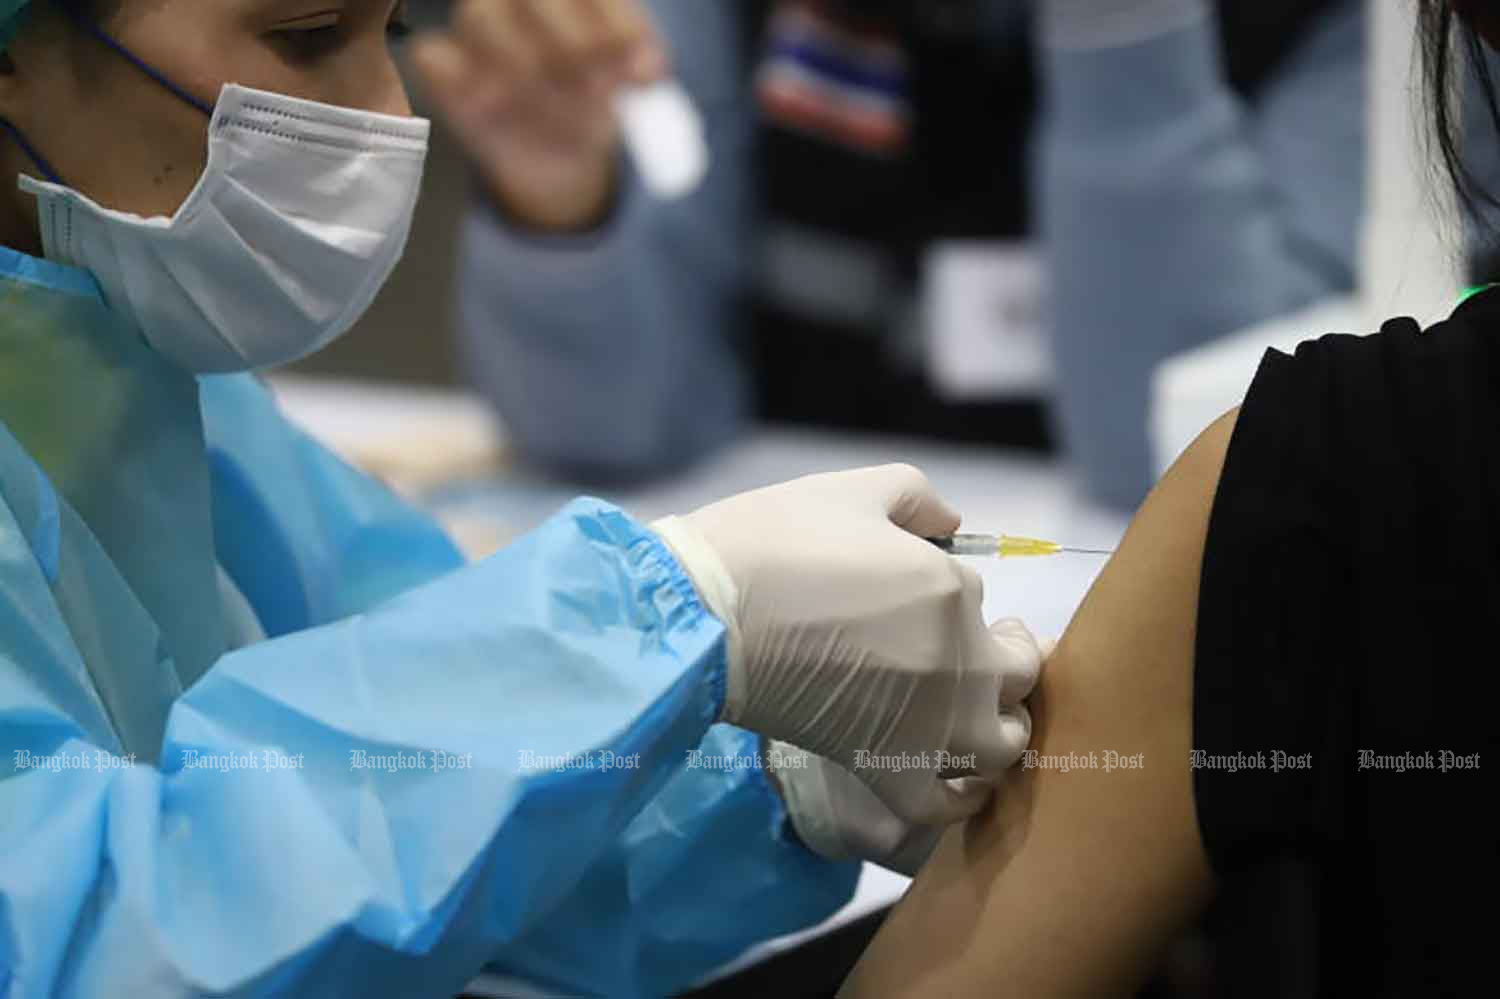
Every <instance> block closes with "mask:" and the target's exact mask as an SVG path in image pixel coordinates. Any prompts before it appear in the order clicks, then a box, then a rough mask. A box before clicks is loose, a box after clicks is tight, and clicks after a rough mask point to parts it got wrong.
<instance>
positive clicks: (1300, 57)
mask: <svg viewBox="0 0 1500 999" xmlns="http://www.w3.org/2000/svg"><path fill="white" fill-rule="evenodd" d="M1033 8H1034V10H1033ZM1033 14H1034V15H1035V16H1033ZM1033 25H1034V26H1035V27H1033ZM1363 46H1364V39H1363V17H1362V14H1361V11H1360V7H1359V5H1358V4H1357V3H1354V2H1352V0H1321V2H1283V0H1274V2H1256V3H1249V2H1243V0H1226V2H1223V3H1219V4H1213V3H1209V2H1207V0H1112V2H1109V3H1097V2H1087V3H1084V2H1078V0H1043V2H1041V3H1038V4H1029V3H1024V2H1019V0H944V2H931V3H921V4H918V3H913V2H909V0H884V2H877V0H864V2H854V0H823V2H777V3H757V2H751V3H734V2H725V0H649V2H641V0H462V2H459V3H457V4H455V5H454V15H453V29H452V30H451V31H450V32H449V33H447V34H443V35H436V36H429V37H428V38H426V39H425V41H424V42H423V44H422V46H421V47H420V48H419V50H418V51H417V53H416V55H417V57H418V58H417V65H418V67H419V68H420V69H421V70H422V71H423V76H424V78H425V80H426V83H427V87H428V90H429V92H430V96H431V97H432V98H433V100H434V101H435V103H436V104H437V106H438V107H439V108H440V109H441V110H442V111H443V112H445V113H446V115H447V117H448V118H449V120H450V123H451V124H452V125H453V126H454V127H455V130H456V131H457V132H458V134H459V135H460V137H461V138H462V140H463V142H464V144H465V146H466V148H467V149H468V151H469V153H470V155H471V156H472V157H473V159H474V161H475V165H476V170H477V174H478V176H479V178H480V184H479V195H478V198H477V200H476V204H475V208H474V211H473V215H472V218H471V219H470V220H469V222H468V228H467V234H466V238H465V242H464V251H463V252H464V260H463V265H462V275H463V276H462V288H461V293H460V294H461V322H460V331H459V332H460V337H461V340H462V348H463V353H464V356H465V362H466V365H467V368H468V370H469V374H470V376H471V377H472V378H473V379H474V381H475V382H476V383H477V384H478V385H479V386H480V387H481V388H482V389H483V390H484V391H485V392H486V393H487V394H488V395H489V397H490V398H491V399H493V401H494V403H495V404H496V406H497V407H498V408H499V410H500V412H501V414H502V415H503V417H504V419H505V422H506V425H507V428H508V429H509V430H510V431H511V433H512V434H513V435H514V438H515V440H516V441H517V442H518V444H519V445H520V446H521V447H522V448H523V449H524V450H525V451H526V452H527V454H528V455H529V456H530V457H531V459H533V460H534V461H536V462H537V463H539V464H542V465H545V466H549V467H551V468H553V469H555V470H559V471H562V472H564V473H567V474H571V475H575V476H583V477H587V478H593V479H608V478H619V477H639V476H643V475H650V474H654V473H660V472H663V471H667V470H671V469H673V468H676V467H679V466H681V465H683V464H685V463H687V462H689V461H691V460H692V459H694V458H697V457H700V456H702V455H704V454H706V453H709V452H711V451H712V450H713V449H715V448H717V447H719V446H721V445H723V444H724V443H726V442H728V441H730V440H732V439H733V438H734V436H735V435H736V433H737V432H739V431H740V430H741V429H743V428H744V426H745V425H746V422H747V420H749V419H750V418H751V416H752V415H756V416H759V417H762V418H765V419H769V420H774V421H794V422H799V423H815V424H821V425H828V426H840V427H850V428H858V429H863V430H877V431H887V432H897V433H908V434H922V435H932V436H937V437H941V438H946V439H954V440H973V441H983V442H986V443H995V444H1013V445H1025V446H1032V447H1047V446H1048V445H1049V442H1050V438H1051V436H1052V434H1051V433H1050V432H1049V429H1050V425H1051V421H1049V420H1048V419H1046V413H1045V410H1044V407H1043V404H1042V399H1043V398H1044V397H1045V395H1046V394H1047V392H1048V388H1047V385H1046V382H1045V372H1038V371H1035V370H1030V369H1031V368H1033V367H1035V365H1034V360H1035V355H1038V354H1040V353H1041V351H1042V348H1041V347H1040V346H1039V344H1040V341H1041V333H1040V332H1038V330H1039V328H1046V329H1050V330H1051V331H1052V335H1053V336H1052V338H1053V348H1052V350H1053V353H1054V354H1055V360H1056V373H1055V378H1056V381H1057V385H1058V391H1057V395H1056V400H1057V403H1058V404H1059V405H1058V415H1059V416H1060V420H1059V421H1058V422H1059V425H1060V427H1061V429H1062V431H1063V440H1064V442H1065V444H1066V445H1067V447H1068V449H1069V450H1070V451H1071V452H1072V453H1073V455H1074V456H1075V457H1076V458H1077V459H1078V461H1079V463H1080V465H1081V469H1082V472H1083V475H1084V481H1085V484H1086V486H1087V488H1088V491H1089V493H1090V494H1092V496H1093V497H1094V498H1096V499H1100V500H1103V501H1106V502H1109V503H1112V504H1115V505H1119V506H1127V507H1128V506H1133V505H1134V504H1135V503H1137V502H1138V501H1139V500H1140V499H1141V497H1142V496H1143V495H1144V494H1145V491H1146V488H1147V486H1148V485H1149V482H1150V478H1151V465H1150V460H1149V455H1148V449H1147V443H1146V432H1145V417H1146V413H1145V409H1146V393H1147V381H1148V376H1149V373H1150V371H1151V369H1152V368H1153V367H1154V366H1155V364H1156V363H1157V362H1158V361H1160V360H1161V359H1162V358H1164V357H1165V356H1168V355H1170V354H1173V353H1176V352H1178V351H1180V350H1183V349H1186V348H1189V347H1192V346H1194V345H1195V344H1198V343H1202V342H1204V341H1205V340H1208V339H1211V338H1213V337H1216V336H1219V335H1222V334H1225V333H1228V332H1231V331H1233V330H1236V329H1239V328H1240V327H1242V326H1244V325H1246V324H1248V323H1251V322H1254V321H1257V320H1260V319H1263V318H1267V317H1270V316H1274V315H1278V314H1280V313H1283V312H1285V311H1287V310H1289V309H1292V308H1295V307H1297V306H1299V305H1302V304H1305V303H1308V302H1311V301H1313V300H1316V299H1318V298H1321V297H1323V296H1325V295H1327V294H1329V293H1331V292H1334V291H1338V290H1343V289H1347V288H1349V287H1350V286H1351V285H1352V282H1353V264H1352V261H1353V257H1354V251H1355V245H1356V238H1355V237H1356V224H1357V221H1358V217H1359V211H1360V207H1361V204H1362V188H1363V176H1362V173H1363V128H1364V106H1363V91H1362V86H1363V76H1362V74H1363ZM669 67H670V68H669ZM667 73H671V74H674V75H676V76H677V77H678V78H679V79H680V80H681V81H682V83H683V84H684V86H685V87H686V88H687V89H688V90H689V91H690V92H691V93H692V94H693V96H694V97H695V98H696V100H697V102H698V104H699V106H700V108H701V109H702V110H703V112H704V114H705V115H706V117H707V120H708V134H709V139H710V143H711V145H712V149H713V167H712V171H711V174H710V176H709V178H708V180H707V182H706V183H705V185H704V186H703V187H702V188H701V189H700V190H699V191H697V193H695V194H694V195H692V196H691V197H689V198H687V199H685V200H681V201H675V202H663V201H659V200H656V199H655V198H653V197H651V196H650V195H649V194H648V193H647V192H646V191H645V190H644V189H643V186H642V184H641V182H640V180H639V178H638V177H637V176H636V172H635V170H634V168H633V167H632V166H631V164H630V162H629V160H628V158H626V157H625V156H623V155H622V152H621V144H620V134H619V129H618V126H617V124H616V119H615V115H614V112H613V109H612V108H613V105H612V97H613V95H614V94H615V93H616V92H617V91H618V90H620V89H621V88H622V87H625V86H628V85H630V84H632V83H639V82H643V81H647V80H651V79H655V78H657V77H659V76H662V75H663V74H667ZM1038 83H1040V87H1039V86H1038ZM1042 90H1045V92H1046V94H1047V102H1046V103H1047V112H1046V114H1045V117H1044V118H1043V120H1042V127H1041V129H1040V131H1037V129H1036V117H1037V111H1038V107H1039V96H1040V92H1041V91H1042ZM1033 160H1034V161H1035V164H1036V166H1037V169H1036V171H1035V172H1034V174H1033V172H1032V171H1031V170H1030V166H1031V164H1032V162H1033ZM1033 193H1034V194H1035V197H1033V196H1032V195H1033ZM957 241H963V242H962V243H959V242H957ZM971 241H980V242H982V244H983V246H984V248H985V249H984V250H983V251H982V252H981V255H980V257H979V258H977V263H976V258H975V257H973V256H972V255H970V256H966V255H965V254H964V253H963V252H959V253H958V254H957V257H958V261H957V262H956V263H955V262H953V260H952V255H945V254H943V253H942V252H936V253H935V252H934V251H941V250H943V249H944V248H949V249H952V248H955V247H956V246H957V247H965V246H966V247H967V248H968V249H973V246H972V243H971ZM965 260H967V261H969V265H968V266H966V265H965V263H964V261H965ZM945 261H946V262H945ZM933 262H936V263H933ZM929 264H932V266H929ZM945 268H946V270H945ZM1042 274H1047V275H1050V277H1051V282H1052V285H1053V288H1054V289H1055V293H1054V294H1052V295H1051V296H1050V300H1051V303H1052V304H1051V306H1050V308H1044V309H1043V312H1044V315H1045V320H1044V321H1043V322H1042V323H1041V324H1040V327H1039V326H1038V324H1037V323H1036V322H1034V321H1032V320H1033V319H1034V318H1035V317H1034V316H1033V315H1032V314H1033V313H1034V312H1035V311H1036V310H1037V309H1039V308H1043V302H1044V299H1043V298H1042V297H1040V292H1041V288H1040V286H1039V281H1038V276H1039V275H1042ZM924 279H927V280H925V284H926V285H927V287H926V288H925V290H924V288H923V287H922V286H923V284H924ZM986 283H987V284H988V287H986V286H985V285H986ZM1081 289H1087V291H1088V294H1078V293H1077V292H1078V291H1079V290H1081ZM923 295H929V296H938V295H944V296H958V297H959V298H961V299H964V300H965V301H962V302H959V303H957V304H956V305H955V306H953V307H952V308H957V309H958V311H959V312H964V311H966V310H967V311H969V312H972V311H974V309H975V308H976V306H975V305H973V304H972V303H976V302H977V303H978V304H977V309H978V312H979V316H980V321H981V325H984V323H985V320H986V316H987V315H988V314H990V313H993V312H1001V311H1004V312H1006V313H1007V314H1008V315H1009V316H1010V319H1009V321H1008V324H1007V323H1001V324H999V325H998V326H996V328H995V329H993V330H982V331H981V333H980V334H979V335H969V336H967V338H966V337H965V335H959V336H957V337H956V338H955V337H953V336H949V335H947V334H944V335H942V336H938V337H932V336H929V335H924V329H923V321H922V316H923V315H924V312H925V313H929V314H930V313H936V314H947V313H949V312H951V311H952V308H949V307H948V305H945V303H943V302H938V303H937V306H936V308H935V309H924V308H923V306H922V304H921V303H922V300H923ZM928 332H930V331H928ZM994 336H1001V337H1002V339H1003V340H1004V341H1005V343H1008V344H1010V345H1011V346H1014V351H1013V352H1012V356H1014V358H1015V364H1016V365H1017V370H1011V371H1009V372H1008V373H1007V372H1006V371H1005V370H1003V369H1004V363H1005V360H1006V353H1005V352H1006V350H1007V349H1008V347H1007V346H1005V345H1004V344H1002V346H1000V347H996V346H995V344H994V343H993V342H992V340H993V337H994ZM986 337H988V338H990V341H991V342H987V341H986ZM997 351H998V352H999V355H1000V356H999V358H998V361H999V365H1000V370H999V371H998V374H997V375H996V376H995V378H994V384H993V385H990V386H988V387H987V386H986V385H985V384H983V376H981V379H980V383H979V384H967V385H965V386H963V387H962V388H963V390H962V391H960V392H954V391H953V390H952V386H948V385H945V384H944V383H943V379H942V378H939V377H934V371H937V370H942V369H946V370H949V371H952V370H954V369H955V368H957V370H959V371H961V372H967V371H970V370H972V369H978V368H980V367H982V366H983V363H984V361H985V360H986V355H993V354H995V353H996V352H997ZM944 352H946V354H947V355H948V356H943V355H944ZM954 352H957V356H952V355H953V354H954ZM991 360H993V358H992V359H991ZM1021 369H1026V370H1021Z"/></svg>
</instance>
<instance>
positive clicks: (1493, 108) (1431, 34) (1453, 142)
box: [1418, 0, 1500, 216]
mask: <svg viewBox="0 0 1500 999" xmlns="http://www.w3.org/2000/svg"><path fill="white" fill-rule="evenodd" d="M1419 4H1420V9H1419V12H1418V18H1419V21H1418V23H1419V25H1420V30H1421V36H1422V52H1423V59H1422V63H1423V76H1424V80H1425V83H1426V91H1427V101H1428V104H1429V107H1430V109H1431V112H1432V122H1433V129H1432V140H1433V141H1434V142H1435V143H1436V145H1437V153H1438V158H1439V160H1440V161H1441V163H1442V166H1443V169H1444V170H1445V171H1446V172H1447V174H1448V176H1449V178H1450V179H1451V180H1452V181H1453V186H1454V187H1455V188H1456V189H1457V191H1458V196H1459V201H1460V202H1461V203H1462V205H1463V207H1464V208H1465V209H1467V210H1468V211H1469V212H1470V213H1471V214H1472V215H1475V216H1479V215H1482V214H1484V213H1486V212H1488V211H1489V210H1492V209H1500V196H1497V194H1496V192H1495V191H1493V190H1491V189H1490V188H1489V186H1488V185H1486V184H1485V183H1484V182H1483V181H1481V180H1480V179H1479V178H1477V177H1475V176H1474V173H1473V171H1472V170H1471V169H1470V167H1469V165H1468V163H1467V162H1466V161H1465V158H1464V148H1463V139H1464V135H1463V115H1462V114H1460V113H1458V107H1459V105H1458V104H1457V98H1458V96H1459V94H1460V93H1461V91H1462V89H1463V85H1464V82H1465V78H1464V70H1465V68H1467V69H1468V70H1469V71H1470V72H1472V73H1473V74H1474V79H1475V80H1476V81H1477V82H1478V85H1479V86H1478V89H1479V95H1478V96H1479V99H1480V100H1481V101H1482V102H1483V108H1484V112H1485V119H1486V120H1487V121H1488V122H1489V124H1490V125H1491V126H1492V127H1493V128H1494V130H1495V134H1496V136H1497V138H1500V98H1497V96H1496V93H1495V80H1494V74H1493V73H1491V72H1490V63H1489V60H1488V59H1487V58H1486V52H1487V46H1486V44H1485V41H1484V39H1483V38H1482V37H1481V36H1480V34H1479V32H1478V31H1477V30H1476V29H1475V26H1474V25H1473V24H1472V23H1471V21H1470V17H1472V16H1473V15H1474V14H1475V13H1477V11H1476V10H1475V8H1476V7H1482V6H1483V4H1476V3H1473V2H1467V0H1419ZM1460 8H1463V9H1462V10H1461V9H1460Z"/></svg>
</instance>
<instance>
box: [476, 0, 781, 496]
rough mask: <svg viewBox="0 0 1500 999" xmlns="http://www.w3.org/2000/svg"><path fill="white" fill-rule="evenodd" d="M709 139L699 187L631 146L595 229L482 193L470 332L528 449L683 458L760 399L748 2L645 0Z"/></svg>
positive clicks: (583, 468)
mask: <svg viewBox="0 0 1500 999" xmlns="http://www.w3.org/2000/svg"><path fill="white" fill-rule="evenodd" d="M648 6H649V7H651V9H652V12H653V14H654V15H655V16H656V19H657V22H658V24H659V26H660V28H661V31H662V32H663V34H664V35H665V36H666V38H667V39H668V40H669V42H670V43H671V45H672V52H673V61H674V69H675V72H676V73H677V76H678V79H679V80H680V81H681V83H682V85H683V86H684V88H686V89H687V90H688V92H689V93H691V94H692V96H693V97H694V98H695V100H696V102H697V103H698V105H699V108H700V110H701V111H702V113H703V115H704V119H705V123H706V127H707V137H708V142H709V146H710V148H711V150H712V168H711V170H710V172H709V175H708V177H707V178H706V180H705V182H704V183H703V185H702V187H701V188H699V190H697V191H696V192H694V193H693V194H692V195H690V196H688V197H686V198H683V199H680V200H677V201H661V200H658V199H656V198H654V197H653V196H651V195H650V194H649V193H648V192H647V191H646V190H645V189H644V188H643V187H642V185H641V183H640V181H639V180H638V178H637V177H636V175H635V172H634V170H633V169H632V168H631V166H630V163H629V161H628V158H626V157H623V156H622V158H621V180H620V192H619V196H618V199H617V203H616V205H615V208H614V211H613V213H612V216H611V217H610V218H609V220H608V221H607V222H606V223H605V224H604V225H603V226H602V227H601V228H600V229H599V230H598V231H597V232H593V233H589V234H586V235H578V236H571V235H570V236H550V235H549V236H542V235H536V234H529V233H526V232H522V231H519V230H518V229H517V228H515V227H514V226H513V225H511V224H510V223H509V222H508V221H507V220H505V219H504V218H503V217H502V216H501V214H500V212H499V211H498V210H497V209H496V207H495V206H493V205H492V204H490V203H489V202H488V201H486V200H483V199H479V200H476V203H475V207H474V209H473V211H472V212H471V214H470V217H469V219H468V220H467V222H466V225H465V230H464V239H463V242H462V248H461V260H460V274H459V283H458V296H459V320H458V343H459V347H460V350H461V354H462V356H463V360H464V365H465V369H466V372H467V374H468V376H469V377H470V378H472V379H473V381H474V384H475V385H476V386H477V387H478V388H479V389H480V391H482V392H483V393H484V394H485V395H486V396H487V397H488V398H489V399H490V401H491V402H492V403H493V404H494V406H495V407H496V408H497V409H498V411H499V413H500V415H501V417H502V418H503V419H504V421H505V426H506V430H507V431H508V432H509V433H510V435H511V436H512V438H513V439H514V440H515V441H516V443H517V445H518V446H519V447H520V448H521V450H522V451H523V452H524V453H525V454H526V456H527V457H528V458H529V459H530V460H532V461H535V462H537V463H538V464H541V465H543V466H546V467H549V468H553V469H558V470H561V471H563V472H565V473H568V474H570V475H573V476H574V477H581V478H584V479H589V478H594V479H608V480H612V479H616V478H620V477H634V478H639V477H644V476H650V475H654V474H660V473H662V472H665V471H669V470H672V469H674V468H676V467H678V466H681V465H683V464H685V463H687V462H690V461H692V460H694V459H696V458H699V457H702V456H703V455H705V454H708V453H710V452H712V451H713V450H714V449H716V448H718V447H721V446H723V445H724V444H726V443H728V442H729V441H730V440H732V439H733V437H734V436H735V435H736V434H738V433H739V431H740V430H741V429H743V427H744V425H745V423H746V420H747V417H748V408H749V401H748V391H747V382H746V373H745V371H744V370H743V365H742V364H741V362H740V359H739V358H738V356H737V355H736V351H735V347H734V343H733V339H732V337H733V333H734V330H735V328H736V319H735V316H736V309H737V307H738V303H739V299H740V297H741V296H742V294H743V292H744V290H745V288H746V286H747V283H748V276H749V275H748V266H749V264H748V261H749V259H750V257H751V254H749V253H748V252H747V248H748V247H749V246H750V239H749V216H750V212H749V208H750V199H751V184H750V179H749V168H750V142H751V135H752V133H753V129H754V118H753V115H752V113H751V109H750V103H749V96H748V94H747V93H746V92H745V89H746V88H745V84H744V76H745V74H744V69H743V61H742V59H741V52H740V50H741V45H742V41H741V38H740V34H741V32H740V28H739V24H738V19H737V14H736V10H735V8H736V4H734V3H732V2H726V0H650V2H649V3H648Z"/></svg>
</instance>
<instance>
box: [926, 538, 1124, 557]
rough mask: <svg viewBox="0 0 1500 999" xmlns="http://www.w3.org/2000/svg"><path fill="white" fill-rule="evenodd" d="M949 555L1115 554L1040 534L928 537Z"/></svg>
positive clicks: (1041, 555) (1039, 555)
mask: <svg viewBox="0 0 1500 999" xmlns="http://www.w3.org/2000/svg"><path fill="white" fill-rule="evenodd" d="M928 540H929V541H931V542H932V543H933V544H934V545H937V546H938V547H939V548H941V549H942V550H943V551H945V552H947V553H948V554H950V555H975V556H983V557H993V558H1043V557H1046V556H1048V555H1061V554H1064V553H1066V554H1069V555H1106V556H1107V555H1113V554H1114V552H1108V551H1102V550H1100V549H1097V548H1069V547H1065V546H1063V545H1059V544H1057V543H1056V542H1052V541H1042V540H1040V539H1038V538H1018V537H1013V536H1011V535H1009V534H952V535H949V536H947V537H943V538H929V539H928Z"/></svg>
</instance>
